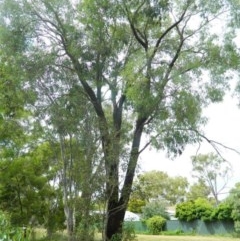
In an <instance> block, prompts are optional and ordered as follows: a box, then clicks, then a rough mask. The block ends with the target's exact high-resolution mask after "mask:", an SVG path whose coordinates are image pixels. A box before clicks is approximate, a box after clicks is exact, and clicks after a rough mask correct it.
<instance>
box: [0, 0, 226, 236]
mask: <svg viewBox="0 0 240 241" xmlns="http://www.w3.org/2000/svg"><path fill="white" fill-rule="evenodd" d="M227 9H228V5H227V1H226V2H224V3H222V4H219V3H218V2H217V3H215V2H210V1H197V0H196V1H182V2H179V1H146V0H141V1H137V3H136V2H135V1H125V0H119V1H108V0H107V1H98V2H96V1H93V0H84V1H70V0H61V1H46V0H38V1H36V0H34V1H33V0H29V1H24V0H18V1H16V0H3V1H2V2H1V39H2V40H4V39H5V40H6V39H7V40H8V41H2V43H1V46H2V47H3V48H2V49H4V51H9V56H11V57H12V58H16V60H18V61H16V62H15V64H14V65H13V66H18V68H19V69H20V68H21V69H22V70H23V72H24V75H23V76H21V77H22V78H23V79H24V81H25V83H24V85H23V86H24V87H26V88H32V89H33V90H35V89H36V88H35V87H36V85H37V84H41V83H44V86H47V87H48V88H47V90H51V92H50V93H53V95H52V96H51V95H49V92H48V91H46V92H45V93H43V95H38V96H37V97H38V98H37V101H36V102H35V107H36V108H39V106H38V104H39V101H40V100H46V99H47V98H48V97H51V98H53V99H54V100H57V99H58V97H59V96H61V97H67V96H68V94H67V93H69V91H70V90H71V89H72V87H74V88H75V86H77V87H80V89H79V88H77V91H76V92H75V98H76V99H81V98H82V96H85V97H86V99H87V102H86V103H85V106H87V104H88V103H90V105H91V109H92V110H93V113H94V114H93V116H94V117H95V118H96V121H97V122H96V124H97V130H98V131H97V135H98V138H99V142H98V144H99V143H100V144H101V146H100V147H99V149H98V150H99V151H101V152H102V155H101V157H102V159H103V165H102V167H103V168H104V174H105V185H104V187H105V198H106V203H107V208H106V209H107V210H106V213H107V216H106V225H105V227H106V229H105V237H104V239H105V240H110V239H111V238H112V237H113V236H114V235H117V236H119V234H121V232H122V223H123V219H124V214H125V211H126V208H127V203H128V201H129V198H130V193H131V190H132V183H133V178H134V173H135V169H136V166H137V161H138V157H139V155H140V153H141V152H142V151H143V150H144V149H145V147H147V146H148V145H150V144H153V145H154V146H155V147H156V148H158V149H166V150H167V151H168V153H169V154H173V155H177V154H181V153H182V152H183V150H184V147H185V145H186V144H188V143H194V142H198V141H200V139H201V138H200V137H201V135H200V136H199V133H201V130H200V127H201V125H202V124H203V123H204V122H205V121H204V119H203V118H202V116H201V110H202V108H203V107H205V106H206V105H207V104H208V103H210V102H211V101H219V100H221V99H222V96H223V92H224V91H225V89H226V81H228V78H227V76H226V75H225V73H226V69H227V67H228V66H227V63H228V61H225V57H226V55H225V54H224V50H226V49H225V48H224V47H223V46H221V44H222V43H223V42H221V41H218V40H219V38H218V36H217V34H215V33H213V31H212V29H211V25H212V24H214V19H216V18H217V17H219V16H220V15H221V13H225V15H224V16H226V10H227ZM196 19H197V20H198V21H196ZM193 22H194V24H192V23H193ZM224 29H225V28H224ZM221 34H222V33H221ZM9 39H10V40H11V41H9ZM16 48H17V50H18V52H17V51H16V53H17V54H15V49H16ZM206 73H208V74H209V79H205V77H206ZM69 75H72V77H73V78H71V80H72V81H71V82H66V80H68V79H69V78H65V77H66V76H69ZM203 78H204V79H203ZM55 87H57V91H56V89H55ZM52 89H53V91H52ZM60 90H61V91H60ZM61 99H62V98H61ZM63 107H65V109H66V108H67V105H64V106H63ZM47 109H48V108H46V110H47ZM47 118H48V116H47V115H46V116H45V118H43V120H46V119H47ZM76 118H78V119H77V120H78V122H77V123H79V124H80V122H79V118H80V116H76ZM59 119H61V116H59ZM80 119H83V117H81V118H80ZM61 121H62V120H61ZM44 127H46V126H44ZM60 127H61V126H58V128H60ZM60 131H61V128H60ZM61 134H62V133H61ZM70 134H71V133H67V135H66V133H64V136H62V135H59V134H58V136H59V138H60V137H61V138H62V137H63V140H64V142H66V141H67V142H68V141H69V139H68V140H66V138H67V136H68V137H69V138H70V136H71V135H70ZM143 136H144V137H145V138H144V139H145V140H146V142H145V143H144V142H142V137H143ZM62 143H63V142H62ZM66 153H69V152H66ZM62 157H63V156H62ZM63 160H66V159H63ZM67 160H71V159H67ZM68 163H69V162H68ZM101 171H102V170H101ZM69 187H70V186H69ZM69 187H68V188H69ZM64 195H65V194H64ZM120 236H121V235H120Z"/></svg>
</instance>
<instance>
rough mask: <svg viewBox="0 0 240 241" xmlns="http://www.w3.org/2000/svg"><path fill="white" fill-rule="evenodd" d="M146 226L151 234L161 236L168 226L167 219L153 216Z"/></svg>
mask: <svg viewBox="0 0 240 241" xmlns="http://www.w3.org/2000/svg"><path fill="white" fill-rule="evenodd" d="M146 224H147V227H148V230H149V231H150V233H151V234H160V233H161V232H162V230H163V228H164V226H165V224H166V219H165V218H163V217H161V216H153V217H151V218H149V219H147V220H146Z"/></svg>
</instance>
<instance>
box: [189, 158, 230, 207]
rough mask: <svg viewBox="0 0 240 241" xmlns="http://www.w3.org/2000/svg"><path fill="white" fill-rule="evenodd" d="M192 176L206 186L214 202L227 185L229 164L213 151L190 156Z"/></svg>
mask: <svg viewBox="0 0 240 241" xmlns="http://www.w3.org/2000/svg"><path fill="white" fill-rule="evenodd" d="M192 165H193V176H194V177H196V178H197V179H198V180H199V182H202V183H204V184H205V185H207V186H208V188H209V190H210V191H211V194H212V195H213V197H214V199H215V201H216V203H217V204H218V203H219V194H221V192H222V191H223V190H224V189H225V188H226V187H227V184H228V182H229V179H230V175H231V166H230V165H229V163H228V162H227V161H226V160H224V159H223V158H222V157H219V156H217V155H214V154H213V153H210V154H206V155H201V154H199V155H197V156H195V157H192Z"/></svg>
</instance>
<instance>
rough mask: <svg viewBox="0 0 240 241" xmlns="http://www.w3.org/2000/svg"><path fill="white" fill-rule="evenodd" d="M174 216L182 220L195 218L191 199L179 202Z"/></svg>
mask: <svg viewBox="0 0 240 241" xmlns="http://www.w3.org/2000/svg"><path fill="white" fill-rule="evenodd" d="M176 217H177V218H178V219H179V220H182V221H192V220H195V219H196V218H197V214H196V209H195V204H194V202H193V201H187V202H183V203H179V204H178V205H177V207H176Z"/></svg>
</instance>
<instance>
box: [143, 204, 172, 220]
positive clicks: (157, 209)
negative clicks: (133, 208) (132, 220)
mask: <svg viewBox="0 0 240 241" xmlns="http://www.w3.org/2000/svg"><path fill="white" fill-rule="evenodd" d="M154 216H161V217H163V218H165V219H169V215H168V213H167V203H166V202H164V201H162V200H155V201H152V202H149V203H147V204H146V206H144V207H143V208H142V215H141V219H142V220H144V221H146V220H148V219H149V218H152V217H154Z"/></svg>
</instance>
